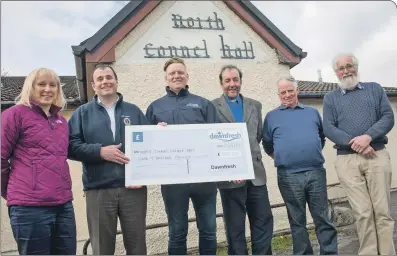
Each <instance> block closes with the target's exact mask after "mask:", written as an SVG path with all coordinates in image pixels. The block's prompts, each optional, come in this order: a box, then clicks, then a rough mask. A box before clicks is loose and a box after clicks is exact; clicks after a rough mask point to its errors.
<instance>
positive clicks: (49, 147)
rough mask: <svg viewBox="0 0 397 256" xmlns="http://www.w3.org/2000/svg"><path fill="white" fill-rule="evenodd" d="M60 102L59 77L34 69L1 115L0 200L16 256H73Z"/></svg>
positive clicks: (69, 185)
mask: <svg viewBox="0 0 397 256" xmlns="http://www.w3.org/2000/svg"><path fill="white" fill-rule="evenodd" d="M65 102H66V101H65V98H64V96H63V92H62V89H61V85H60V79H59V77H58V75H57V74H56V73H55V72H54V71H52V70H50V69H47V68H39V69H36V70H33V71H32V72H31V73H30V74H29V75H28V76H27V77H26V79H25V82H24V85H23V88H22V92H21V94H20V95H19V96H18V97H17V103H16V105H15V106H13V107H11V108H9V109H7V110H5V111H4V112H2V113H1V119H2V122H1V132H2V133H1V196H2V197H3V198H4V199H6V200H7V206H8V213H9V216H10V222H11V227H12V231H13V234H14V238H15V240H16V242H17V244H18V251H19V254H24V255H25V254H41V255H54V254H58V255H59V254H63V255H65V254H67V255H75V254H76V221H75V215H74V209H73V204H72V200H73V195H72V182H71V178H70V172H69V165H68V163H67V161H66V160H67V155H68V144H69V139H68V136H69V128H68V124H67V122H66V120H65V118H64V117H62V116H61V115H60V113H59V112H60V111H61V110H62V109H63V108H64V106H65Z"/></svg>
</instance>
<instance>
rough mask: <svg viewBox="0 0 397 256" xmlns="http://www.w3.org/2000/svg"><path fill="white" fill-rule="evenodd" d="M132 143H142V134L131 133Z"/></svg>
mask: <svg viewBox="0 0 397 256" xmlns="http://www.w3.org/2000/svg"><path fill="white" fill-rule="evenodd" d="M132 142H143V132H133V133H132Z"/></svg>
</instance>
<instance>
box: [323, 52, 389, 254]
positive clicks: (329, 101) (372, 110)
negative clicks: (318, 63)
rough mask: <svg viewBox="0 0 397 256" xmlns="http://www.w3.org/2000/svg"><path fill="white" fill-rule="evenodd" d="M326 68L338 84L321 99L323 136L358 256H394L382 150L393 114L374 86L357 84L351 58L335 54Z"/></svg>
mask: <svg viewBox="0 0 397 256" xmlns="http://www.w3.org/2000/svg"><path fill="white" fill-rule="evenodd" d="M332 64H333V69H334V71H335V73H336V76H337V77H338V79H339V81H340V82H339V88H338V89H336V90H333V91H332V92H330V93H328V94H327V95H325V97H324V105H323V114H324V121H323V125H324V133H325V136H326V137H328V138H329V139H330V140H331V141H333V142H334V143H335V146H334V148H336V150H337V159H336V162H335V168H336V172H337V174H338V177H339V181H340V183H341V184H342V185H343V187H344V189H345V192H346V195H347V198H348V200H349V203H350V205H351V207H352V210H353V214H354V216H355V218H356V226H357V231H358V237H359V242H360V249H359V252H358V254H360V255H395V249H394V244H393V228H394V221H393V219H392V217H391V216H390V186H391V180H392V170H391V161H390V154H389V153H388V151H387V150H386V148H385V144H387V141H388V139H387V137H386V134H387V133H388V132H389V131H390V130H391V129H392V128H393V126H394V114H393V110H392V108H391V105H390V102H389V99H388V98H387V96H386V93H385V91H384V89H383V88H382V87H381V86H380V85H379V84H378V83H374V82H360V81H359V76H358V60H357V58H356V57H355V56H354V55H353V54H340V55H338V56H336V57H335V58H334V60H333V63H332Z"/></svg>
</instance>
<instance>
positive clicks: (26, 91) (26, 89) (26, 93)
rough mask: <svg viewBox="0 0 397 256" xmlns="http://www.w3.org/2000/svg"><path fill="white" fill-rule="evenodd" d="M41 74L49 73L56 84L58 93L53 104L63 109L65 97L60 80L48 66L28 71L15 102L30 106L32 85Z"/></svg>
mask: <svg viewBox="0 0 397 256" xmlns="http://www.w3.org/2000/svg"><path fill="white" fill-rule="evenodd" d="M42 75H49V76H51V78H52V79H54V81H55V82H56V84H57V87H58V93H57V97H56V99H55V102H54V103H53V104H54V105H56V106H58V107H61V109H63V108H64V107H65V105H66V99H65V96H64V94H63V90H62V88H61V80H60V79H59V76H58V75H57V74H56V73H55V72H54V71H53V70H51V69H48V68H38V69H35V70H33V71H32V72H30V74H29V75H28V76H27V77H26V78H25V82H24V83H23V87H22V91H21V93H20V94H19V95H18V96H17V97H16V98H15V101H16V104H22V105H25V106H28V107H31V104H30V98H31V97H32V94H33V85H34V84H35V83H36V82H37V79H38V78H39V77H40V76H42Z"/></svg>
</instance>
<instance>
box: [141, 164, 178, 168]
mask: <svg viewBox="0 0 397 256" xmlns="http://www.w3.org/2000/svg"><path fill="white" fill-rule="evenodd" d="M154 165H157V166H165V165H167V166H180V165H179V164H145V165H137V166H136V168H143V167H148V166H150V167H151V166H154Z"/></svg>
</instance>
